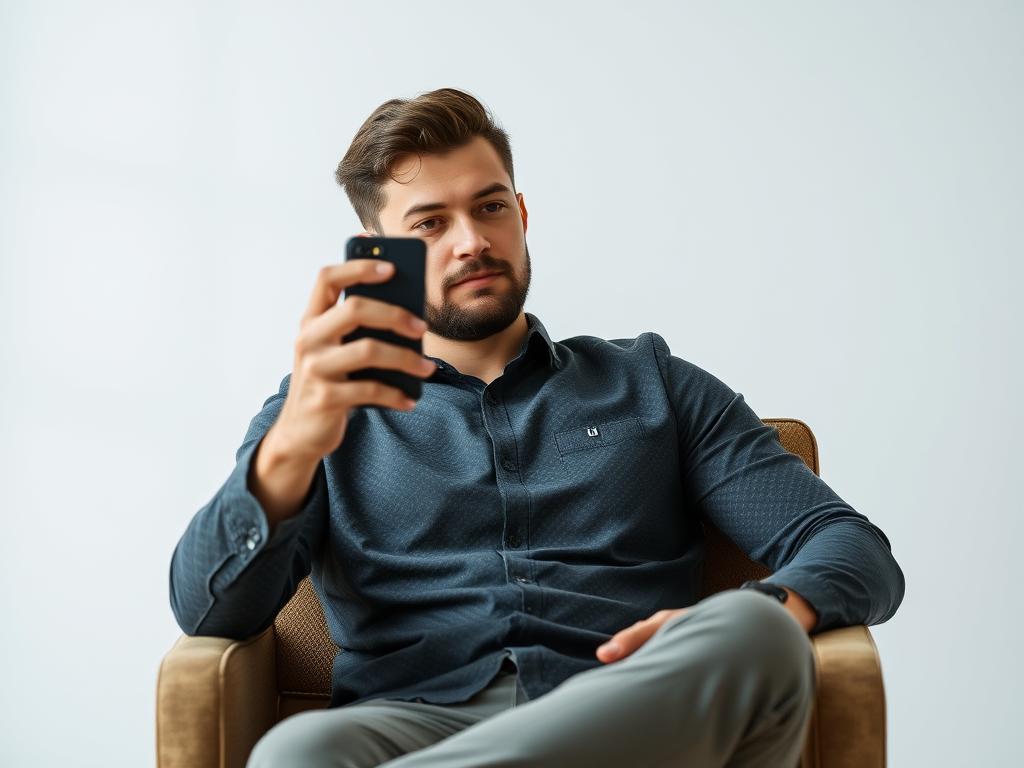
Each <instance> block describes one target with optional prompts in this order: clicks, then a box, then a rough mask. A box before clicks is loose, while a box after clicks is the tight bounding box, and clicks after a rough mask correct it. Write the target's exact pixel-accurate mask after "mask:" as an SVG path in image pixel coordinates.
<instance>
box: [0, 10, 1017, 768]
mask: <svg viewBox="0 0 1024 768" xmlns="http://www.w3.org/2000/svg"><path fill="white" fill-rule="evenodd" d="M1022 8H1024V7H1022V6H1021V5H1020V4H1016V3H997V2H986V1H974V2H961V3H924V2H922V3H910V2H861V3H838V2H821V1H820V0H818V1H816V2H745V3H742V2H733V3H710V2H709V3H704V4H682V3H642V2H629V3H615V4H612V3H601V2H593V0H591V1H590V2H587V3H585V4H584V3H564V4H558V5H556V4H554V3H539V2H538V3H530V2H520V3H479V2H474V3H468V2H466V3H463V2H458V3H455V2H448V3H445V2H435V3H424V2H401V3H395V2H389V3H369V2H366V3H322V4H316V3H309V2H307V3H287V4H282V3H275V4H270V3H267V4H257V3H253V2H246V3H241V2H220V3H208V2H204V3H182V2H175V3H170V2H168V3H165V4H162V5H145V4H143V3H140V2H124V3H114V2H93V3H85V2H82V3H70V2H68V3H59V2H40V1H39V0H31V2H30V0H21V1H20V2H19V1H14V2H11V0H7V1H6V2H3V3H2V4H0V408H2V413H0V468H2V469H0V472H2V497H0V498H2V501H0V504H2V525H3V535H2V536H0V563H2V571H0V577H2V584H0V587H2V592H0V594H2V600H3V604H2V606H0V616H2V619H0V620H2V622H3V629H2V632H0V681H2V682H0V691H2V693H0V696H2V700H0V720H2V722H3V727H2V728H0V763H2V764H3V765H5V766H57V765H75V766H140V765H150V764H152V763H153V760H154V738H155V735H154V705H155V684H156V675H157V669H158V666H159V663H160V660H161V658H162V657H163V655H164V654H165V653H166V652H167V650H168V649H169V648H170V646H171V644H172V643H173V642H174V640H175V638H176V637H178V635H179V634H180V632H181V631H180V629H179V628H178V626H177V625H176V623H175V621H174V618H173V616H172V613H171V610H170V606H169V602H168V568H169V563H170V556H171V552H172V551H173V548H174V546H175V544H176V543H177V540H178V538H179V537H180V535H181V534H182V533H183V531H184V529H185V526H186V525H187V523H188V521H189V520H190V519H191V517H192V515H194V514H195V512H196V511H197V510H198V509H199V508H200V507H201V506H203V505H204V504H205V503H206V502H207V501H208V500H209V499H210V498H211V496H212V495H213V494H214V492H215V491H216V490H217V489H218V488H219V487H220V485H221V483H222V482H223V481H224V480H225V479H226V477H227V475H228V473H229V471H230V469H231V467H232V466H233V465H234V453H235V450H236V448H237V447H238V445H239V443H240V442H241V439H242V437H243V435H244V433H245V430H246V428H247V426H248V423H249V420H250V418H251V417H252V416H253V415H254V414H255V413H256V412H258V411H259V409H260V407H261V405H262V403H263V401H264V399H265V398H266V397H268V396H269V395H271V394H273V393H275V392H276V391H277V387H278V384H279V382H280V380H281V378H282V377H283V376H284V374H285V373H287V372H288V370H289V369H290V366H291V359H292V344H293V342H294V338H295V334H296V332H297V330H298V323H299V318H300V316H301V313H302V311H303V309H304V308H305V305H306V302H307V299H308V296H309V293H310V291H311V289H312V286H313V282H314V280H315V277H316V272H317V270H318V269H319V268H320V267H321V266H323V265H325V264H329V263H332V262H337V261H340V260H341V258H342V248H343V245H344V242H345V240H346V239H347V238H348V237H349V236H351V235H353V234H355V233H356V232H358V231H359V230H360V229H361V227H360V226H359V223H358V221H357V220H356V217H355V215H354V213H353V212H352V210H351V208H350V206H349V204H348V201H347V199H346V198H345V196H344V193H343V191H342V190H341V188H340V187H338V186H337V185H336V184H335V183H334V180H333V172H334V169H335V166H336V165H337V163H338V161H339V160H340V159H341V157H342V155H343V154H344V152H345V150H346V148H347V147H348V144H349V142H350V141H351V138H352V136H353V134H354V133H355V131H356V129H357V128H358V126H359V125H360V123H361V122H362V121H363V120H364V119H365V117H366V116H367V115H368V114H369V113H370V112H371V111H372V110H373V108H374V107H376V106H377V105H378V104H380V103H381V102H383V101H385V100H386V99H389V98H393V97H402V98H410V97H413V96H415V95H417V94H419V93H421V92H424V91H427V90H432V89H434V88H439V87H443V86H452V87H457V88H462V89H465V90H468V91H469V92H471V93H473V94H474V95H475V96H477V97H478V98H480V99H481V100H482V101H483V102H484V103H485V104H486V105H487V106H488V107H489V108H491V109H492V110H493V112H494V113H495V115H496V116H497V118H498V120H499V121H500V122H501V124H502V125H503V126H504V127H505V128H506V130H507V131H508V132H509V134H510V136H511V139H512V146H513V152H514V155H515V162H516V181H517V187H518V189H519V190H520V191H522V192H523V193H524V196H525V199H526V203H527V206H528V208H529V211H530V220H529V232H528V235H527V238H528V242H529V244H530V250H531V255H532V257H533V262H534V283H533V288H532V290H531V295H530V298H529V299H528V301H527V307H526V308H527V309H528V310H530V311H532V312H534V313H535V314H537V315H538V316H539V317H541V318H542V319H543V321H544V323H545V324H546V326H547V328H548V329H549V331H550V332H551V334H552V336H553V337H554V338H555V339H556V340H558V339H563V338H566V337H569V336H574V335H577V334H593V335H597V336H601V337H603V338H622V337H631V336H635V335H636V334H639V333H642V332H643V331H646V330H655V331H658V332H659V333H661V334H662V335H663V336H664V337H665V338H666V339H667V340H668V342H669V344H670V346H671V348H672V352H673V354H675V355H677V356H680V357H683V358H685V359H688V360H690V361H692V362H694V363H696V364H698V365H700V366H702V367H704V368H706V369H707V370H709V371H711V372H712V373H714V374H716V375H717V376H719V377H720V378H722V379H723V380H724V381H725V382H726V383H728V384H729V385H730V386H731V387H732V388H733V389H735V390H737V391H739V392H742V393H743V394H744V396H745V397H746V399H747V401H748V402H749V403H750V405H751V406H752V407H753V408H754V409H755V410H756V411H757V413H758V414H759V415H760V416H762V417H765V418H767V417H795V418H799V419H802V420H804V421H806V422H807V423H808V424H809V425H810V426H811V427H812V429H813V430H814V431H815V433H816V435H817V437H818V440H819V443H820V451H821V461H822V476H823V478H824V479H825V480H826V482H828V483H829V484H830V485H831V486H832V487H833V488H834V489H835V490H836V492H837V493H839V494H840V495H841V496H842V497H843V498H844V499H845V500H846V501H848V502H849V503H850V504H851V505H853V506H854V508H855V509H857V510H858V511H860V512H862V513H863V514H865V515H867V516H868V517H869V518H870V519H871V520H872V522H874V523H876V524H877V525H879V526H880V527H881V528H882V530H884V531H885V532H886V534H887V535H888V536H889V538H890V539H891V541H892V545H893V553H894V555H895V557H896V558H897V560H898V562H899V563H900V565H901V566H902V568H903V570H904V572H905V575H906V579H907V590H906V597H905V600H904V602H903V605H902V607H901V608H900V610H899V611H898V613H897V614H896V616H895V617H894V618H893V619H892V620H890V621H889V622H887V623H886V624H883V625H879V626H876V627H873V628H872V633H873V634H874V637H875V639H876V641H877V643H878V646H879V649H880V653H881V658H882V664H883V674H884V679H885V686H886V694H887V715H888V728H889V731H888V740H889V741H888V743H889V758H890V764H891V765H893V766H897V767H902V766H965V765H977V766H982V765H983V766H1010V765H1020V764H1024V762H1022V761H1024V751H1022V748H1021V746H1020V741H1019V734H1018V733H1017V730H1018V729H1019V722H1020V716H1021V705H1020V697H1019V690H1020V689H1019V684H1020V682H1021V661H1020V658H1021V657H1020V654H1019V650H1018V644H1019V642H1020V637H1021V629H1022V624H1021V619H1020V614H1019V607H1020V605H1021V598H1020V588H1019V586H1018V585H1017V579H1016V576H1017V575H1019V572H1020V569H1019V567H1016V566H1017V563H1018V558H1017V557H1016V556H1015V551H1016V550H1018V548H1019V539H1020V537H1021V533H1022V523H1021V511H1022V510H1021V503H1020V494H1019V493H1018V491H1017V483H1019V477H1020V470H1019V469H1018V466H1019V462H1020V458H1021V456H1020V444H1021V443H1020V437H1019V436H1020V435H1021V427H1022V424H1021V411H1020V408H1019V406H1018V403H1017V396H1018V393H1019V392H1020V390H1021V385H1022V381H1021V378H1022V376H1021V371H1022V366H1021V353H1020V349H1021V338H1020V328H1021V327H1022V326H1024V323H1022V320H1024V318H1022V316H1021V309H1020V305H1019V303H1017V301H1016V300H1017V298H1018V297H1017V294H1018V292H1019V291H1020V285H1021V277H1022V270H1021V258H1022V255H1024V248H1022V246H1024V234H1022V213H1024V206H1022V203H1024V181H1022V180H1024V152H1022V137H1024V111H1022V103H1021V102H1022V97H1021V94H1022V93H1024V86H1022V74H1024V46H1022V44H1021V40H1022V33H1024V10H1022Z"/></svg>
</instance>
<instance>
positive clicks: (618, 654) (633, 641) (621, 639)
mask: <svg viewBox="0 0 1024 768" xmlns="http://www.w3.org/2000/svg"><path fill="white" fill-rule="evenodd" d="M688 610H690V609H689V608H676V609H674V610H669V609H665V610H663V611H658V612H657V613H655V614H654V615H653V616H649V617H648V618H646V619H642V620H640V621H638V622H636V623H635V624H633V625H632V626H630V627H626V628H625V629H623V630H620V631H619V632H616V633H615V634H614V635H612V636H611V639H609V640H608V642H606V643H605V644H604V645H602V646H599V647H598V649H597V658H598V659H599V660H600V661H603V662H605V663H608V662H609V661H616V660H618V659H622V658H625V657H626V656H629V654H631V653H632V652H633V651H635V650H636V649H637V648H639V647H640V646H641V645H643V644H644V643H646V642H647V641H648V640H649V639H650V637H651V635H653V634H654V633H655V632H657V631H658V627H660V626H661V625H662V624H664V623H665V622H666V621H668V620H669V619H671V618H672V617H673V616H679V615H681V614H684V613H686V612H687V611H688Z"/></svg>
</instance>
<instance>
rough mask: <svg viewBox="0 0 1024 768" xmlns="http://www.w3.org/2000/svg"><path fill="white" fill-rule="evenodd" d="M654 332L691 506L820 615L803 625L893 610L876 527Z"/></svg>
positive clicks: (869, 618)
mask: <svg viewBox="0 0 1024 768" xmlns="http://www.w3.org/2000/svg"><path fill="white" fill-rule="evenodd" d="M651 337H652V343H653V344H654V348H655V355H656V357H657V360H658V365H659V368H660V370H661V373H662V376H663V379H664V383H665V388H666V391H667V393H668V396H669V399H670V400H671V402H672V405H673V407H674V409H675V413H676V425H677V431H678V434H679V451H680V457H679V461H680V474H681V477H682V481H683V486H684V491H685V493H686V497H687V500H688V503H689V504H690V505H692V507H693V509H694V511H695V512H696V513H698V514H700V515H702V516H704V517H705V518H706V519H708V520H710V521H711V522H713V523H714V524H715V526H716V527H717V528H718V529H719V530H721V531H722V532H723V533H724V534H725V535H726V536H728V537H729V538H730V539H732V540H733V541H734V542H735V543H736V545H737V546H739V547H740V549H742V550H743V551H744V552H745V553H746V554H747V556H748V557H750V558H751V559H752V560H755V561H757V562H759V563H762V564H764V565H766V566H767V567H768V568H770V569H771V570H772V571H773V574H772V575H771V576H770V577H766V578H765V579H764V580H765V581H769V582H771V583H773V584H778V585H779V586H782V587H785V588H786V589H787V590H788V591H789V592H790V595H791V597H790V600H789V601H787V603H786V605H787V606H789V603H790V602H791V601H793V594H794V593H795V594H796V595H798V596H799V598H800V599H799V600H797V601H796V602H794V603H793V605H792V606H790V607H789V609H790V611H791V612H793V615H794V616H795V617H796V618H797V620H798V621H800V622H801V624H802V625H804V626H805V628H806V626H807V624H809V623H810V618H809V614H808V612H807V611H806V610H804V608H805V607H806V608H810V609H811V610H812V611H813V613H814V614H816V618H817V621H816V623H815V624H813V625H811V626H810V629H809V630H808V631H810V632H821V631H823V630H827V629H832V628H835V627H841V626H850V625H854V624H868V625H870V624H880V623H882V622H884V621H886V620H888V619H889V618H891V617H892V616H893V614H895V613H896V609H897V608H898V607H899V605H900V603H901V602H902V600H903V594H904V589H905V582H904V577H903V571H902V570H901V569H900V567H899V565H898V564H897V562H896V560H895V559H894V558H893V556H892V551H891V546H890V544H889V539H888V538H887V537H886V536H885V534H884V533H883V532H882V531H881V529H879V528H878V527H877V526H876V525H874V524H873V523H872V522H871V521H870V520H868V518H867V517H865V516H864V515H862V514H860V513H858V512H856V511H855V510H854V509H853V508H852V507H851V506H850V505H849V504H847V503H846V502H845V501H843V500H842V499H841V498H840V497H839V496H838V495H837V494H836V493H835V491H833V490H832V489H831V488H830V487H829V486H828V485H827V484H826V483H825V482H824V481H823V480H822V479H821V478H820V477H818V476H817V475H815V474H814V472H812V471H811V470H810V469H809V468H808V467H807V465H806V464H804V462H803V460H802V459H801V458H800V457H799V456H797V455H796V454H793V453H790V452H789V451H787V450H786V449H785V448H783V447H782V444H781V443H780V442H779V440H778V436H777V433H776V432H775V430H774V429H773V428H772V427H770V426H768V425H766V424H764V422H762V421H761V419H760V418H759V417H758V416H757V414H755V413H754V411H753V410H752V409H751V408H750V406H748V405H747V403H746V402H745V400H744V398H743V395H742V394H738V393H736V392H734V391H733V390H731V389H730V388H729V387H728V386H726V385H725V384H724V383H723V382H722V381H720V380H719V379H718V378H716V377H715V376H713V375H712V374H710V373H708V372H707V371H705V370H703V369H701V368H699V367H698V366H696V365H694V364H692V363H690V362H687V361H686V360H683V359H681V358H678V357H675V356H673V355H671V353H670V350H669V348H668V345H667V343H666V342H665V340H664V339H663V338H662V337H661V336H659V335H658V334H656V333H652V334H651ZM804 603H806V606H804Z"/></svg>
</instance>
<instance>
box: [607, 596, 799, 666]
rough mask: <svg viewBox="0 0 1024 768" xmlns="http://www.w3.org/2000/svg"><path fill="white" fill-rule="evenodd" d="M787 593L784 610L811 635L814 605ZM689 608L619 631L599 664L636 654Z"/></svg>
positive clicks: (670, 612) (657, 614)
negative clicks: (670, 620)
mask: <svg viewBox="0 0 1024 768" xmlns="http://www.w3.org/2000/svg"><path fill="white" fill-rule="evenodd" d="M783 589H785V590H786V592H788V593H789V599H787V600H786V602H785V603H783V604H782V605H783V607H784V608H785V609H786V610H787V611H789V613H790V614H791V615H792V616H793V618H794V619H796V620H797V622H799V624H800V626H801V627H803V628H804V631H805V632H810V631H811V629H812V628H813V627H814V626H815V624H816V623H817V619H818V616H817V613H816V612H815V610H814V608H813V607H811V604H810V603H808V602H807V601H806V600H805V599H804V598H803V596H801V595H800V594H798V593H796V592H794V591H793V590H791V589H790V588H789V587H783ZM688 610H690V609H689V608H675V609H671V610H670V609H665V610H662V611H658V612H657V613H655V614H654V615H653V616H649V617H648V618H646V619H642V620H641V621H638V622H636V623H635V624H633V625H632V626H630V627H626V628H625V629H623V630H620V631H619V632H616V633H615V634H614V635H612V636H611V638H610V639H609V640H608V642H606V643H605V644H604V645H601V646H598V648H597V658H598V660H599V661H603V662H604V663H606V664H607V663H608V662H611V661H618V660H619V659H624V658H625V657H626V656H629V654H631V653H633V651H635V650H636V649H637V648H639V647H640V646H641V645H643V644H644V643H646V642H647V641H648V640H649V639H650V638H651V635H653V634H654V633H655V632H657V631H658V627H660V626H661V625H662V624H664V623H665V622H666V621H668V620H669V619H671V618H673V617H674V616H679V615H681V614H684V613H686V612H687V611H688Z"/></svg>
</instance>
